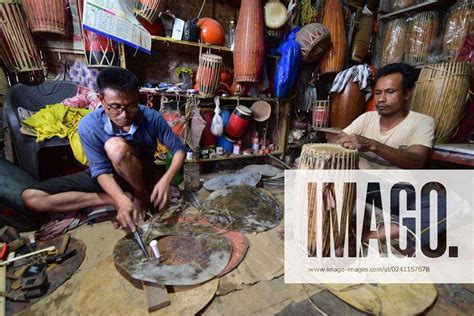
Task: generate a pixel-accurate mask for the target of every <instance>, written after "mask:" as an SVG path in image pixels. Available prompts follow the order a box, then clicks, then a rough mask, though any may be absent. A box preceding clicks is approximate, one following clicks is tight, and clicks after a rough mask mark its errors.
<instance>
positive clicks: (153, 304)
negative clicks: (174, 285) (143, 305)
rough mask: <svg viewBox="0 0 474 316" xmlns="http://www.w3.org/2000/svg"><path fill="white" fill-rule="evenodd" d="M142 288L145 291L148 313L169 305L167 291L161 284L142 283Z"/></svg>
mask: <svg viewBox="0 0 474 316" xmlns="http://www.w3.org/2000/svg"><path fill="white" fill-rule="evenodd" d="M142 287H143V291H145V297H146V302H147V305H148V312H149V313H151V312H154V311H156V310H159V309H160V308H163V307H165V306H168V305H170V300H169V298H168V291H167V290H166V288H165V287H164V286H162V285H161V284H156V283H149V282H142Z"/></svg>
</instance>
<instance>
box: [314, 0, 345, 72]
mask: <svg viewBox="0 0 474 316" xmlns="http://www.w3.org/2000/svg"><path fill="white" fill-rule="evenodd" d="M323 24H324V25H325V26H326V27H327V28H328V30H329V33H331V45H330V47H329V51H328V52H327V53H326V54H325V55H324V56H323V58H322V60H321V63H320V66H319V68H320V71H319V72H320V74H325V73H329V72H339V71H341V70H342V69H343V68H344V58H345V56H346V50H347V36H346V31H345V26H344V25H345V24H344V10H343V8H342V3H341V1H339V0H326V1H324V17H323Z"/></svg>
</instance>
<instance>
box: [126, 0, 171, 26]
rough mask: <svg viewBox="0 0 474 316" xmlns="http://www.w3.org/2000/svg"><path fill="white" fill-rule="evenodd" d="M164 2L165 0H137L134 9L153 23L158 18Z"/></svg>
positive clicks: (137, 13)
mask: <svg viewBox="0 0 474 316" xmlns="http://www.w3.org/2000/svg"><path fill="white" fill-rule="evenodd" d="M164 4H165V1H164V0H137V1H136V2H135V8H134V10H133V11H134V12H135V14H136V15H138V16H139V17H141V18H142V19H144V20H145V21H147V22H148V23H150V24H153V23H155V22H156V21H157V20H158V16H159V14H160V11H161V9H162V8H163V5H164Z"/></svg>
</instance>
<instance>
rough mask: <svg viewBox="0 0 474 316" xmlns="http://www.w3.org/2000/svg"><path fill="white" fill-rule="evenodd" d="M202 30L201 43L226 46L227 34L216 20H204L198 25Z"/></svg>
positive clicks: (200, 20)
mask: <svg viewBox="0 0 474 316" xmlns="http://www.w3.org/2000/svg"><path fill="white" fill-rule="evenodd" d="M197 25H198V27H199V29H200V30H201V35H200V37H201V41H202V42H203V43H205V44H213V45H224V43H225V32H224V28H223V27H222V25H220V23H219V22H217V21H216V20H214V19H210V18H202V19H199V21H198V23H197Z"/></svg>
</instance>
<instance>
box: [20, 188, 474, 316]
mask: <svg viewBox="0 0 474 316" xmlns="http://www.w3.org/2000/svg"><path fill="white" fill-rule="evenodd" d="M271 191H272V192H273V193H274V195H275V197H276V198H277V199H278V200H280V203H283V191H282V189H273V190H271ZM207 194H208V193H206V192H203V191H201V192H200V193H199V194H198V195H197V197H198V198H199V199H204V198H205V197H206V195H207ZM280 226H281V225H280ZM70 234H71V236H72V237H74V238H78V239H80V240H82V241H83V242H84V243H85V245H86V246H87V251H86V256H85V259H84V262H83V263H82V265H81V266H80V268H79V269H78V270H77V271H76V273H74V275H73V276H72V277H71V278H70V279H69V280H68V281H66V282H65V283H64V284H63V285H62V286H61V287H60V288H58V289H57V290H56V291H55V292H54V293H53V294H51V295H50V296H49V297H46V298H44V299H43V300H41V301H40V302H38V303H37V304H35V305H33V306H31V307H30V308H28V309H27V310H24V311H22V312H20V315H33V314H42V315H85V314H87V315H93V314H95V315H103V314H114V315H120V314H122V315H125V314H127V315H146V314H147V311H146V307H145V301H144V296H143V293H142V291H141V290H138V289H135V288H134V287H133V286H132V285H131V284H130V283H128V281H126V280H125V279H123V278H122V277H121V276H120V275H119V274H118V273H117V272H116V271H115V269H114V266H113V263H112V261H111V255H112V251H113V248H114V245H115V244H116V243H117V241H118V240H119V239H120V238H122V237H123V236H124V235H125V233H124V232H123V231H122V230H115V229H114V228H113V227H112V224H111V223H110V222H103V223H99V224H94V225H88V226H83V227H80V228H78V229H76V230H74V231H72V232H71V233H70ZM246 237H247V239H248V240H249V252H248V253H247V256H246V257H245V258H244V260H243V262H242V263H241V264H240V266H239V267H238V268H237V269H236V270H234V271H232V272H231V273H229V274H228V275H227V276H225V277H223V278H220V279H219V281H210V282H207V283H206V284H205V285H203V286H201V287H198V288H195V289H187V290H185V291H180V290H179V289H178V290H176V293H175V294H172V295H173V297H172V299H171V301H172V304H171V305H172V306H173V308H168V309H164V310H161V311H158V312H157V313H156V314H168V315H177V314H179V315H187V314H194V313H198V312H199V313H201V314H203V315H247V314H256V315H274V314H279V315H363V314H366V313H362V312H361V311H359V310H357V309H355V308H353V307H352V306H351V305H349V304H347V303H345V302H344V301H343V300H342V299H340V297H342V296H340V295H339V297H338V296H336V295H334V294H333V293H336V292H334V291H333V292H332V293H331V291H329V290H328V289H329V288H330V287H328V286H323V285H301V284H285V283H284V276H283V268H282V267H283V241H282V240H280V239H279V238H278V234H277V228H274V229H272V230H270V231H268V232H265V233H262V234H247V235H246ZM259 247H260V248H259ZM263 255H265V256H266V257H265V258H263ZM259 264H261V266H260V267H259V266H258V265H259ZM86 283H87V284H86ZM374 286H375V287H376V286H377V285H374ZM413 288H414V287H412V289H413ZM432 288H433V289H434V288H436V291H434V293H432V294H433V296H432V299H431V298H430V297H426V299H420V304H419V306H416V303H414V304H412V305H414V306H408V307H407V308H408V309H401V310H402V311H403V310H405V311H407V310H416V311H417V313H419V312H423V310H425V309H426V311H425V312H423V314H427V315H472V314H473V313H474V286H472V285H436V287H432ZM192 291H194V292H192ZM388 291H389V294H390V291H393V294H394V295H392V296H396V295H397V294H396V293H400V292H402V291H404V290H403V287H402V286H397V285H392V286H391V287H389V290H388ZM436 292H437V298H435V297H436ZM430 295H431V294H430ZM389 296H390V295H389ZM428 296H429V295H428ZM346 301H350V299H348V300H346ZM360 301H363V299H362V298H361V299H360ZM433 301H434V303H433ZM382 303H383V304H385V303H387V305H386V306H385V307H387V306H389V305H390V306H397V305H398V303H401V302H397V300H396V298H392V301H390V302H388V301H387V302H382ZM383 304H382V305H383ZM423 304H426V306H424V305H423ZM186 305H189V306H188V307H189V308H187V306H186ZM369 305H370V304H369ZM355 306H356V304H355ZM366 307H367V306H366ZM367 308H368V309H369V310H370V308H372V307H371V306H368V307H367ZM409 308H412V309H409ZM413 308H414V309H413ZM417 308H418V309H417ZM366 310H367V309H366ZM398 314H405V313H400V312H399V313H398Z"/></svg>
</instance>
